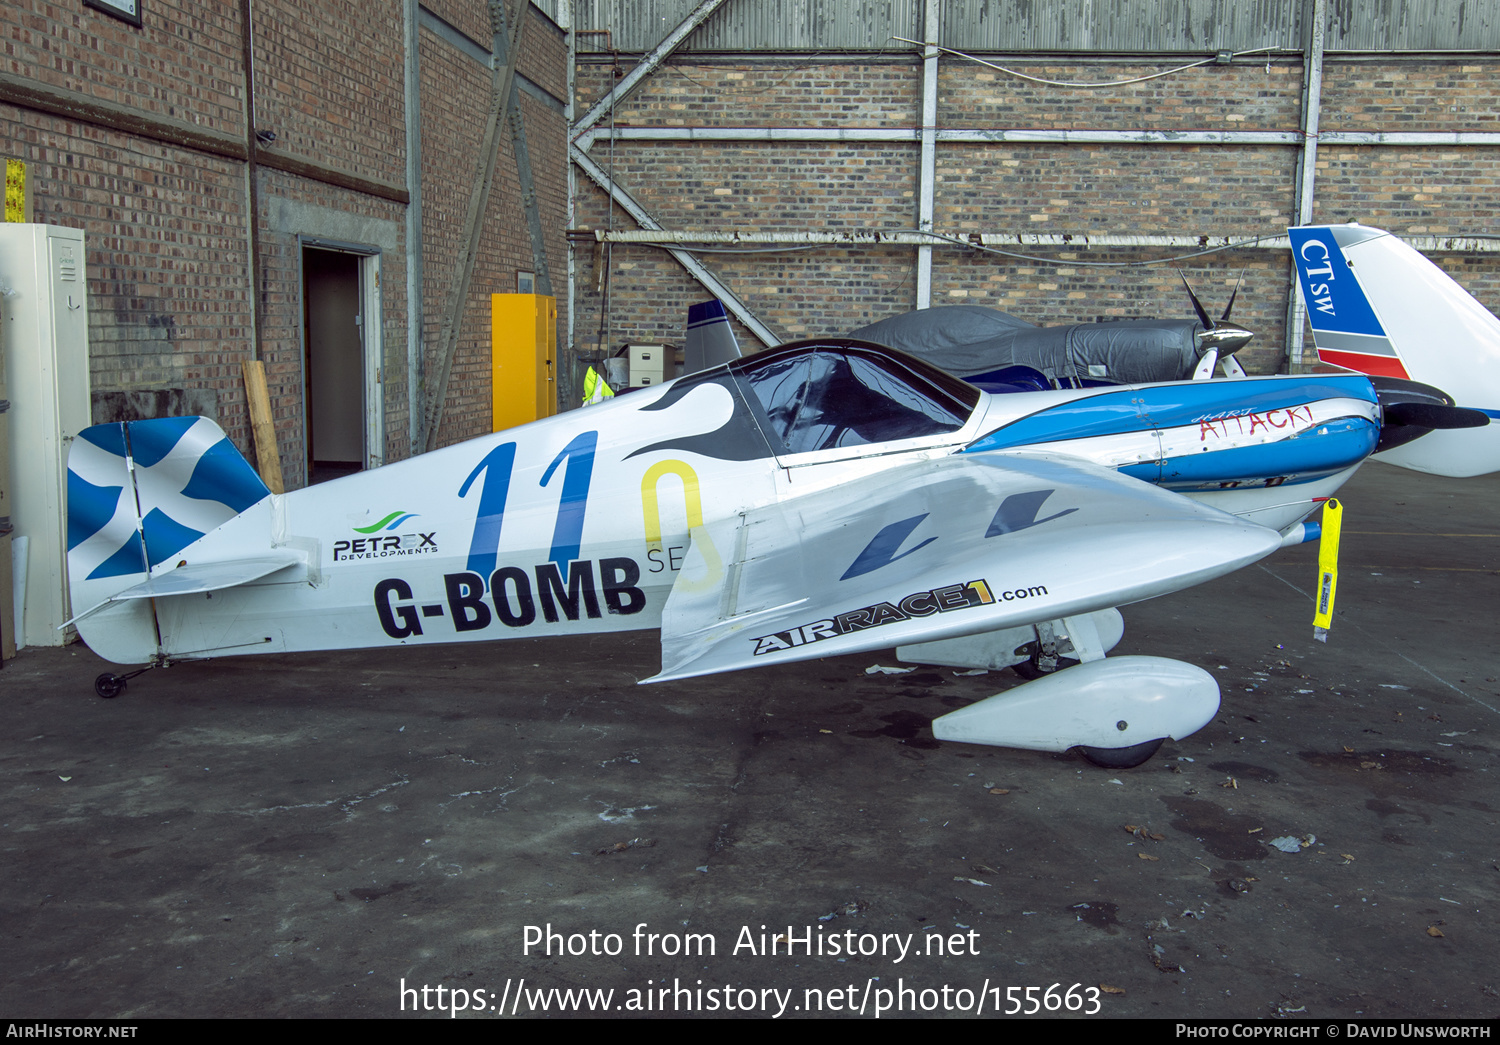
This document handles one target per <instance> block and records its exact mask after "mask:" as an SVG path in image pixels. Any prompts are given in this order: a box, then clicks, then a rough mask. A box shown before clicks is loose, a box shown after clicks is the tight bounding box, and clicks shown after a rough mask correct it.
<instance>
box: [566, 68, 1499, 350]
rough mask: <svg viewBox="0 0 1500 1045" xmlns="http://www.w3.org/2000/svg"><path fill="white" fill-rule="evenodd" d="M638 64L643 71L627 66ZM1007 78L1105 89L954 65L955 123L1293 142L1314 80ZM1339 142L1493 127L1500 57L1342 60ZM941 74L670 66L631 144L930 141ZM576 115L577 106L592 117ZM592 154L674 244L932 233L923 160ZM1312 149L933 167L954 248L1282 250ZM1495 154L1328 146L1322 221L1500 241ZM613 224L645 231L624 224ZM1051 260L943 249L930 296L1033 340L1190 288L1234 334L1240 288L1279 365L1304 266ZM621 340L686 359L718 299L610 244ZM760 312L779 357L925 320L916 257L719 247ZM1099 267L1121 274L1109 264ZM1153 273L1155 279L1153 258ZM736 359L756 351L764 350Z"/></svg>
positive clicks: (978, 161)
mask: <svg viewBox="0 0 1500 1045" xmlns="http://www.w3.org/2000/svg"><path fill="white" fill-rule="evenodd" d="M622 64H624V66H625V67H626V68H629V62H628V61H623V62H622ZM1000 64H1004V65H1007V66H1008V67H1013V68H1016V69H1018V70H1020V71H1023V72H1025V73H1027V74H1028V75H1030V76H1034V77H1038V78H1042V79H1048V80H1055V81H1069V82H1087V83H1090V84H1103V85H1106V86H1100V87H1095V88H1092V89H1089V88H1081V87H1064V86H1055V85H1049V84H1041V83H1035V82H1032V81H1028V80H1023V79H1019V78H1015V77H1011V76H1009V75H1007V74H1005V73H1002V72H999V71H997V70H993V69H988V68H985V67H983V66H980V65H976V64H972V63H966V62H962V61H959V60H956V59H950V58H947V57H945V58H944V59H943V61H942V65H941V67H940V75H939V99H940V101H939V117H938V126H939V127H940V128H945V129H946V128H973V129H1068V130H1090V129H1099V130H1116V131H1119V130H1149V131H1165V132H1171V131H1189V130H1210V131H1291V132H1295V131H1296V130H1297V128H1298V126H1299V118H1300V106H1301V90H1302V66H1301V63H1300V61H1293V60H1287V59H1276V60H1273V61H1271V62H1269V63H1267V62H1266V61H1264V60H1261V61H1255V60H1249V61H1243V60H1242V61H1241V62H1237V63H1236V64H1234V65H1230V66H1220V65H1214V64H1209V65H1205V66H1202V67H1199V68H1195V69H1190V70H1185V71H1182V72H1180V73H1176V74H1174V75H1172V76H1167V77H1161V78H1158V79H1152V80H1146V81H1142V82H1139V83H1133V84H1115V83H1114V82H1115V81H1121V80H1127V79H1132V78H1136V77H1140V76H1143V75H1146V74H1150V73H1154V72H1158V71H1160V70H1162V69H1164V68H1169V67H1171V66H1172V65H1174V64H1178V63H1170V62H1151V63H1135V62H1125V61H1121V62H1109V63H1088V62H1079V61H1073V62H1069V61H1046V62H1043V61H1026V60H1024V59H1014V60H1011V59H1007V60H1004V61H1002V62H1001V63H1000ZM577 72H578V97H579V100H580V106H582V105H587V104H589V103H591V102H592V101H593V100H595V99H597V98H598V97H600V96H601V95H602V94H603V93H604V92H605V91H606V90H607V89H608V86H609V84H610V83H611V82H612V81H613V72H612V70H611V68H610V65H609V64H608V62H607V60H601V59H599V58H598V57H596V56H590V57H589V58H588V59H587V60H584V61H580V63H579V65H578V67H577ZM1324 75H1325V89H1324V97H1323V111H1322V124H1321V125H1322V129H1323V130H1324V131H1325V132H1327V131H1337V130H1349V131H1354V130H1360V131H1377V130H1386V131H1391V130H1396V131H1458V130H1486V129H1490V130H1493V129H1495V128H1494V124H1495V112H1494V109H1493V105H1492V103H1491V99H1492V98H1493V97H1494V95H1495V93H1496V89H1497V88H1500V62H1497V61H1496V60H1495V59H1492V58H1478V57H1475V56H1462V57H1458V58H1455V59H1453V60H1451V61H1447V60H1437V59H1424V60H1405V59H1403V60H1395V59H1339V58H1333V59H1330V60H1329V61H1328V63H1327V65H1326V67H1325V74H1324ZM920 94H921V71H920V66H919V65H918V63H916V62H914V61H913V60H911V59H910V58H906V57H901V58H890V59H886V60H880V61H876V60H868V59H866V60H861V61H851V60H847V59H844V60H840V59H837V58H830V57H826V56H804V57H798V58H795V59H759V60H750V59H746V58H738V59H735V58H728V57H726V58H711V57H682V58H674V59H671V60H670V61H669V62H668V63H667V66H666V67H665V68H664V69H661V70H658V71H657V72H656V73H655V74H653V76H652V77H650V78H649V79H648V80H647V81H646V82H645V83H644V84H643V85H642V86H641V87H639V88H638V89H637V90H636V92H635V94H633V95H632V96H631V97H630V98H628V99H627V100H626V101H625V102H624V103H623V104H622V105H621V106H620V108H619V110H618V112H617V113H616V115H615V122H616V125H617V126H634V127H646V126H657V127H667V126H704V127H721V126H748V127H765V126H781V127H793V126H795V127H896V128H912V127H916V126H917V125H918V122H919V117H918V111H919V109H918V107H919V104H920ZM580 111H581V110H580ZM592 156H593V158H594V159H595V160H596V161H597V162H598V163H599V164H600V165H601V166H605V167H609V166H611V164H612V168H613V171H614V174H615V176H616V177H617V178H618V180H619V182H620V183H621V185H622V186H623V187H625V188H626V189H627V190H628V191H629V192H630V193H631V194H632V195H633V196H634V197H635V198H636V200H637V201H638V202H640V203H641V204H642V205H643V206H644V207H645V208H646V209H647V210H648V211H649V212H650V213H651V214H652V216H653V217H654V218H655V219H656V220H658V221H659V222H661V223H662V225H664V226H665V227H666V228H669V229H710V230H717V231H730V230H736V229H739V230H763V231H781V230H811V229H835V228H912V227H915V224H916V217H917V213H916V196H915V193H916V189H917V164H918V157H919V152H918V149H917V147H916V146H915V145H914V144H907V143H871V142H848V143H838V144H837V145H832V144H829V143H813V142H806V143H784V142H746V143H734V144H727V143H723V142H707V141H705V142H651V141H619V142H616V143H615V144H614V146H613V156H612V159H611V146H610V144H609V142H607V141H600V142H598V143H597V144H595V145H594V147H593V149H592ZM1299 156H1300V154H1299V152H1298V150H1297V149H1296V148H1294V147H1291V146H1284V145H1269V146H1268V145H1223V146H1219V145H1214V146H1209V145H1155V144H1152V145H1144V144H1143V145H1136V144H1097V143H1070V144H1027V143H1013V142H1011V143H1007V142H997V143H990V144H959V143H942V144H940V145H939V147H938V151H937V171H936V182H935V193H936V208H935V220H936V226H937V229H938V231H940V232H948V233H951V234H956V235H964V234H968V233H973V232H992V233H1017V234H1026V233H1053V234H1065V233H1095V234H1099V233H1135V234H1175V235H1184V234H1187V235H1203V236H1236V237H1239V236H1255V235H1271V236H1274V235H1278V234H1280V233H1282V232H1284V230H1285V227H1286V225H1287V223H1288V222H1289V221H1291V220H1294V217H1295V215H1294V206H1295V196H1294V188H1295V183H1296V172H1297V168H1298V163H1299ZM1497 176H1500V149H1497V148H1495V147H1485V146H1468V147H1458V146H1454V147H1433V146H1424V147H1401V146H1379V147H1371V146H1358V147H1354V146H1334V145H1326V144H1325V145H1324V146H1322V147H1321V148H1320V150H1319V154H1318V168H1317V175H1316V184H1315V188H1316V191H1315V204H1316V205H1315V211H1314V220H1315V221H1346V220H1359V221H1361V222H1364V223H1366V224H1374V225H1380V226H1382V227H1385V228H1389V229H1390V230H1392V231H1394V232H1397V233H1407V234H1410V235H1429V234H1431V235H1441V234H1458V233H1464V232H1488V231H1492V226H1493V224H1494V222H1495V220H1496V219H1495V217H1494V215H1495V213H1496V210H1497V207H1496V204H1497V202H1500V199H1497V196H1500V189H1497V185H1496V177H1497ZM579 184H580V186H581V189H580V196H581V198H580V200H579V205H578V210H577V219H576V224H578V225H579V226H582V227H589V228H592V227H603V226H604V225H605V224H606V223H607V221H608V213H607V211H606V210H605V206H604V197H603V193H602V192H601V191H599V190H598V189H597V188H596V187H595V186H594V185H593V184H592V182H590V181H588V180H586V179H584V178H581V177H580V179H579ZM614 223H615V227H616V228H633V227H635V226H634V223H633V222H632V221H631V220H630V219H629V218H628V217H626V216H625V215H624V214H623V213H621V212H619V211H618V210H617V211H616V212H615V216H614ZM1020 253H1024V254H1029V255H1032V256H1033V257H1034V258H1036V259H1038V260H1027V259H1021V258H1006V257H1000V256H996V255H993V254H981V253H979V252H975V251H967V250H962V249H960V250H942V249H940V250H938V251H937V252H936V253H935V260H934V266H933V291H932V302H933V304H934V305H939V304H958V303H966V304H984V305H989V306H992V307H996V308H1000V309H1003V310H1005V311H1008V312H1011V313H1013V314H1015V315H1017V316H1020V317H1021V318H1024V319H1026V320H1028V321H1030V322H1034V323H1046V324H1051V323H1068V322H1085V321H1091V320H1094V319H1097V318H1104V317H1141V316H1153V315H1156V316H1161V315H1165V316H1174V317H1188V316H1191V315H1192V311H1191V306H1190V304H1189V303H1188V300H1187V296H1186V294H1185V293H1184V292H1183V290H1182V286H1181V282H1180V280H1179V279H1178V277H1177V274H1176V271H1175V270H1176V269H1177V268H1181V269H1183V270H1184V272H1185V273H1186V274H1187V275H1188V277H1189V279H1190V280H1191V282H1192V284H1193V286H1194V289H1195V290H1196V291H1197V292H1198V295H1199V297H1200V299H1202V301H1203V302H1204V305H1205V307H1207V308H1208V309H1209V310H1210V312H1211V313H1212V314H1214V315H1215V316H1217V315H1218V313H1219V312H1220V311H1222V308H1223V305H1224V303H1225V302H1226V301H1227V300H1228V297H1229V294H1230V293H1231V291H1232V288H1233V286H1234V283H1235V280H1236V279H1237V277H1238V276H1239V273H1240V272H1241V271H1242V270H1243V271H1244V274H1245V281H1244V285H1243V287H1242V289H1241V290H1240V293H1239V297H1238V299H1237V301H1236V304H1235V310H1234V318H1235V320H1236V321H1238V322H1241V323H1243V324H1245V325H1246V326H1248V327H1250V328H1251V329H1254V330H1255V331H1257V335H1258V336H1257V338H1256V340H1255V341H1254V342H1252V347H1251V348H1250V349H1247V350H1246V351H1245V352H1243V353H1242V355H1241V358H1242V360H1243V361H1244V362H1245V363H1246V365H1247V366H1249V367H1250V368H1251V369H1253V370H1261V371H1269V370H1273V369H1275V368H1276V367H1277V365H1278V364H1279V361H1280V359H1281V356H1282V353H1283V350H1284V345H1285V341H1286V331H1285V319H1286V310H1287V292H1288V287H1289V281H1290V279H1291V269H1290V265H1289V263H1288V259H1287V257H1286V255H1285V254H1284V253H1278V252H1269V251H1258V250H1240V251H1234V252H1227V253H1221V254H1213V255H1208V256H1205V257H1197V258H1184V259H1181V260H1178V261H1175V262H1173V263H1163V262H1167V261H1169V260H1170V259H1171V258H1172V257H1173V255H1174V254H1182V253H1188V252H1187V251H1176V252H1174V251H1166V250H1154V251H1145V250H1129V251H1126V250H1120V249H1118V248H1116V249H1114V250H1112V251H1101V250H1098V249H1093V250H1089V251H1086V252H1079V251H1073V252H1069V251H1061V250H1058V249H1055V248H1049V249H1043V248H1035V249H1029V250H1021V251H1020ZM612 258H613V264H612V266H611V271H610V285H609V293H610V309H611V315H610V317H609V325H608V339H609V342H610V347H617V346H618V345H619V344H622V343H624V342H627V341H631V340H641V341H646V340H650V341H660V340H669V341H680V340H681V337H682V325H683V317H684V315H685V309H686V305H687V303H688V302H691V301H696V300H700V299H702V298H703V297H706V296H707V295H706V292H705V291H703V290H702V288H701V287H699V286H698V285H697V284H696V283H695V282H694V281H692V280H691V279H690V278H688V277H687V276H686V274H685V273H683V272H682V271H681V269H680V267H679V266H677V264H676V263H675V262H674V261H673V260H672V259H671V257H670V255H667V254H665V253H664V252H662V251H659V250H655V249H652V248H648V247H642V246H629V247H622V246H617V247H615V249H614V251H613V253H612ZM701 259H702V260H703V261H704V262H705V263H706V264H707V265H708V266H709V268H710V269H712V270H713V271H715V272H716V273H718V274H719V275H720V276H721V277H722V278H724V279H725V280H726V281H727V282H728V284H729V285H730V286H731V287H732V288H733V289H734V291H735V292H736V293H737V294H738V295H739V296H740V297H741V298H742V299H743V300H744V301H745V302H746V304H747V305H748V306H749V307H750V308H751V309H752V310H753V311H754V312H755V313H756V314H757V316H758V317H759V318H760V319H761V320H762V321H764V322H765V323H767V325H769V326H770V327H771V328H772V329H773V330H775V331H776V332H777V333H778V334H779V335H781V336H783V337H785V338H794V337H806V336H813V335H818V334H830V333H843V332H847V331H848V330H850V329H853V328H855V327H858V326H860V325H862V324H863V323H866V322H869V321H870V320H872V319H877V318H881V317H883V316H885V315H890V314H894V313H897V312H900V311H904V310H907V309H910V308H912V307H914V304H915V273H914V268H915V259H916V251H915V250H914V249H904V250H903V249H892V248H886V247H880V248H868V249H854V250H851V249H846V248H817V249H814V250H808V251H796V252H792V251H788V252H785V253H781V254H743V255H723V254H706V253H705V254H703V255H702V256H701ZM1438 260H1439V263H1440V264H1444V265H1445V266H1447V267H1448V268H1449V269H1450V271H1455V272H1459V271H1461V272H1462V273H1463V280H1462V281H1463V283H1464V285H1465V286H1466V287H1467V288H1468V289H1470V290H1471V291H1472V292H1473V293H1474V294H1475V295H1476V296H1477V297H1479V298H1480V300H1481V301H1484V302H1486V303H1487V304H1489V305H1490V306H1491V307H1494V308H1497V309H1500V259H1492V258H1491V257H1489V256H1479V257H1473V258H1465V259H1459V258H1445V257H1440V258H1439V259H1438ZM1085 262H1090V263H1094V265H1101V266H1104V267H1091V266H1090V265H1086V264H1084V263H1085ZM1143 262H1157V263H1158V264H1155V265H1144V264H1141V263H1143ZM579 272H580V280H579V291H580V292H579V294H578V296H577V302H576V306H577V309H578V320H579V322H578V330H579V337H580V341H581V342H582V347H584V348H585V349H587V350H590V351H594V350H596V348H597V346H596V345H595V344H594V342H595V340H596V338H597V336H598V332H599V316H600V309H601V297H600V295H598V294H596V293H594V288H595V285H596V283H595V277H594V258H593V254H592V252H591V250H590V249H589V248H588V247H587V246H585V247H584V248H583V249H582V251H581V253H580V255H579ZM739 333H740V336H741V340H742V342H745V343H747V344H750V345H754V344H756V342H755V341H754V339H749V340H748V341H747V339H746V338H745V337H744V332H743V331H740V332H739Z"/></svg>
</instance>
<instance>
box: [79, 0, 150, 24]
mask: <svg viewBox="0 0 1500 1045" xmlns="http://www.w3.org/2000/svg"><path fill="white" fill-rule="evenodd" d="M83 2H84V4H86V5H87V6H89V7H92V8H96V9H97V10H100V11H103V12H105V13H106V14H112V15H114V16H115V17H116V18H118V19H120V20H122V21H125V22H129V23H130V24H131V25H140V24H141V4H142V3H143V2H144V0H83Z"/></svg>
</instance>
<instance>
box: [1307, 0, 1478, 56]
mask: <svg viewBox="0 0 1500 1045" xmlns="http://www.w3.org/2000/svg"><path fill="white" fill-rule="evenodd" d="M1329 8H1330V11H1329V16H1328V50H1330V51H1494V50H1500V4H1497V3H1496V0H1333V3H1331V4H1330V5H1329Z"/></svg>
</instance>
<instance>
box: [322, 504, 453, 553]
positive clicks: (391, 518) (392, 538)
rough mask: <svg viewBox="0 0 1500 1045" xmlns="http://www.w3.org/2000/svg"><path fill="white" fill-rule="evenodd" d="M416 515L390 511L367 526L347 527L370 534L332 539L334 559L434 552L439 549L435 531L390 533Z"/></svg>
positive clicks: (416, 516)
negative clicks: (333, 540)
mask: <svg viewBox="0 0 1500 1045" xmlns="http://www.w3.org/2000/svg"><path fill="white" fill-rule="evenodd" d="M416 518H418V515H417V513H416V512H407V511H397V512H391V513H390V514H388V515H386V516H385V518H383V519H381V520H380V521H379V522H376V523H371V524H370V525H369V526H351V527H349V528H350V529H351V530H353V531H354V532H355V533H363V534H370V535H371V536H368V537H354V538H349V539H347V540H342V541H335V542H334V544H333V561H334V562H347V561H349V560H351V559H389V558H392V557H394V556H408V555H435V554H436V553H437V550H438V545H437V531H433V532H432V533H418V532H412V533H392V532H391V531H393V530H397V529H399V528H400V527H401V526H402V525H403V524H405V523H407V522H409V521H411V520H412V519H416Z"/></svg>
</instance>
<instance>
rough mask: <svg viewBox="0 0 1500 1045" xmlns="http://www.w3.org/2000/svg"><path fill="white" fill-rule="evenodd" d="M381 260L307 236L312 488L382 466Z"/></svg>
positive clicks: (306, 395) (306, 365)
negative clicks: (331, 480)
mask: <svg viewBox="0 0 1500 1045" xmlns="http://www.w3.org/2000/svg"><path fill="white" fill-rule="evenodd" d="M379 261H380V257H379V255H378V254H373V253H368V252H362V251H359V250H357V249H353V248H349V247H344V246H342V245H330V244H326V243H323V242H322V241H316V240H307V239H304V240H303V241H302V308H303V314H302V332H303V336H302V344H303V370H302V373H303V375H304V380H305V387H304V388H303V410H304V412H303V418H304V433H305V440H304V445H305V447H306V462H305V463H306V468H307V471H306V475H307V484H308V485H309V486H311V485H313V484H314V483H321V482H326V481H328V480H329V479H337V478H339V477H340V476H344V475H349V474H351V473H353V472H358V471H361V470H363V469H365V468H374V467H378V466H379V465H380V464H381V463H382V457H383V446H382V436H381V432H382V425H381V397H380V387H381V373H380V366H379V361H380V344H379V341H380V337H379V332H380V324H379V322H376V321H372V320H371V317H378V316H379V314H380V298H379V286H380V270H379Z"/></svg>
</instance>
